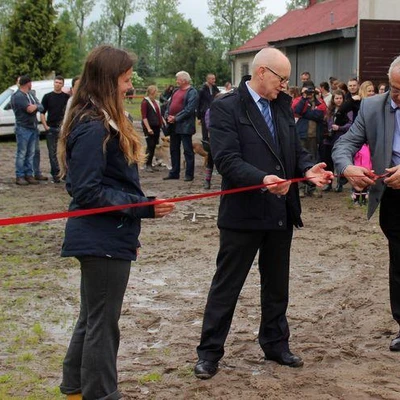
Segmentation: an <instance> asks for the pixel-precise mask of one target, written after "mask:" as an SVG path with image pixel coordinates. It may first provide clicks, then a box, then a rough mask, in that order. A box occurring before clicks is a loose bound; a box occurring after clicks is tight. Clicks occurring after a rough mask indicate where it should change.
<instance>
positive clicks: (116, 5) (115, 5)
mask: <svg viewBox="0 0 400 400" xmlns="http://www.w3.org/2000/svg"><path fill="white" fill-rule="evenodd" d="M135 8H136V1H135V0H106V2H105V14H106V16H107V18H109V20H110V23H111V25H113V26H115V27H116V29H117V45H118V47H121V44H122V32H123V30H124V26H125V22H126V18H127V17H129V15H131V14H133V12H134V11H135Z"/></svg>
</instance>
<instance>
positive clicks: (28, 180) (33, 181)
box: [25, 176, 39, 185]
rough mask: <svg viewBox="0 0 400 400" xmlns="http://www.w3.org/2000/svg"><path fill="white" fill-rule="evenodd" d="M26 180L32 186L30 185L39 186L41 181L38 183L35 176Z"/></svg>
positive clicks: (27, 177)
mask: <svg viewBox="0 0 400 400" xmlns="http://www.w3.org/2000/svg"><path fill="white" fill-rule="evenodd" d="M25 180H26V181H27V182H28V183H29V184H30V185H39V181H37V180H36V179H35V178H34V177H33V176H26V177H25Z"/></svg>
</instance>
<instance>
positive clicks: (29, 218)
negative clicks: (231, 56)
mask: <svg viewBox="0 0 400 400" xmlns="http://www.w3.org/2000/svg"><path fill="white" fill-rule="evenodd" d="M385 176H387V174H384V175H375V179H379V178H383V177H385ZM359 177H361V176H359ZM310 179H313V177H307V178H294V179H290V180H289V181H290V182H292V183H295V182H302V181H307V180H310ZM285 182H287V180H285V181H280V182H274V183H269V184H261V185H254V186H246V187H241V188H235V189H228V190H220V191H218V192H209V193H200V194H192V195H188V196H182V197H175V198H172V199H164V200H153V201H146V202H143V203H132V204H122V205H118V206H109V207H100V208H90V209H87V210H76V211H64V212H58V213H49V214H37V215H26V216H22V217H11V218H0V226H6V225H21V224H30V223H33V222H43V221H50V220H53V219H61V218H71V217H82V216H84V215H94V214H101V213H105V212H111V211H119V210H124V209H126V208H135V207H146V206H154V205H157V204H162V203H179V202H182V201H192V200H198V199H204V198H207V197H215V196H221V195H229V194H234V193H241V192H247V191H251V190H257V189H263V188H266V187H268V186H271V185H277V184H278V185H279V184H282V183H285Z"/></svg>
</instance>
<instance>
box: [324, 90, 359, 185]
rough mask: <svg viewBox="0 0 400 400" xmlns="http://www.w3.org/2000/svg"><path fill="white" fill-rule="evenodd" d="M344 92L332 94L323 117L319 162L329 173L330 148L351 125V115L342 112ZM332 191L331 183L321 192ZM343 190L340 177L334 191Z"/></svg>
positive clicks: (330, 161) (332, 168)
mask: <svg viewBox="0 0 400 400" xmlns="http://www.w3.org/2000/svg"><path fill="white" fill-rule="evenodd" d="M344 96H345V95H344V92H343V91H342V90H340V89H337V90H335V91H334V92H333V93H332V99H331V104H329V107H328V111H327V113H326V115H325V120H326V132H325V133H324V139H323V143H322V149H321V150H322V151H321V160H322V161H323V162H325V164H326V165H327V169H328V170H329V171H333V170H334V167H333V161H332V148H333V145H334V144H335V142H336V141H337V140H338V139H339V138H340V136H342V135H344V134H345V133H346V132H347V131H348V130H349V128H350V126H351V124H352V123H353V113H352V111H349V112H348V113H345V112H344V111H343V108H342V106H343V103H344ZM331 190H332V183H328V185H326V186H325V187H324V188H323V189H322V191H323V192H329V191H331ZM342 190H343V183H342V181H341V177H338V178H337V186H336V189H335V191H336V192H341V191H342Z"/></svg>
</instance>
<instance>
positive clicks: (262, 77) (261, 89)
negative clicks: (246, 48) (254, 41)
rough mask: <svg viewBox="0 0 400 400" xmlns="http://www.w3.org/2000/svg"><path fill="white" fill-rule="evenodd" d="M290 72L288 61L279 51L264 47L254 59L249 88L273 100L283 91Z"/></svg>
mask: <svg viewBox="0 0 400 400" xmlns="http://www.w3.org/2000/svg"><path fill="white" fill-rule="evenodd" d="M290 71H291V66H290V61H289V59H288V58H287V57H286V56H285V54H283V53H282V52H281V51H280V50H278V49H275V48H273V47H266V48H264V49H262V50H260V51H259V52H258V53H257V54H256V55H255V57H254V60H253V64H252V76H251V80H250V81H249V85H250V87H251V88H252V89H253V90H254V91H255V92H257V93H258V94H259V95H260V96H261V97H264V98H266V99H268V100H274V99H276V97H277V96H278V94H279V92H281V91H282V90H285V89H286V87H287V82H288V80H289V76H290Z"/></svg>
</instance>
